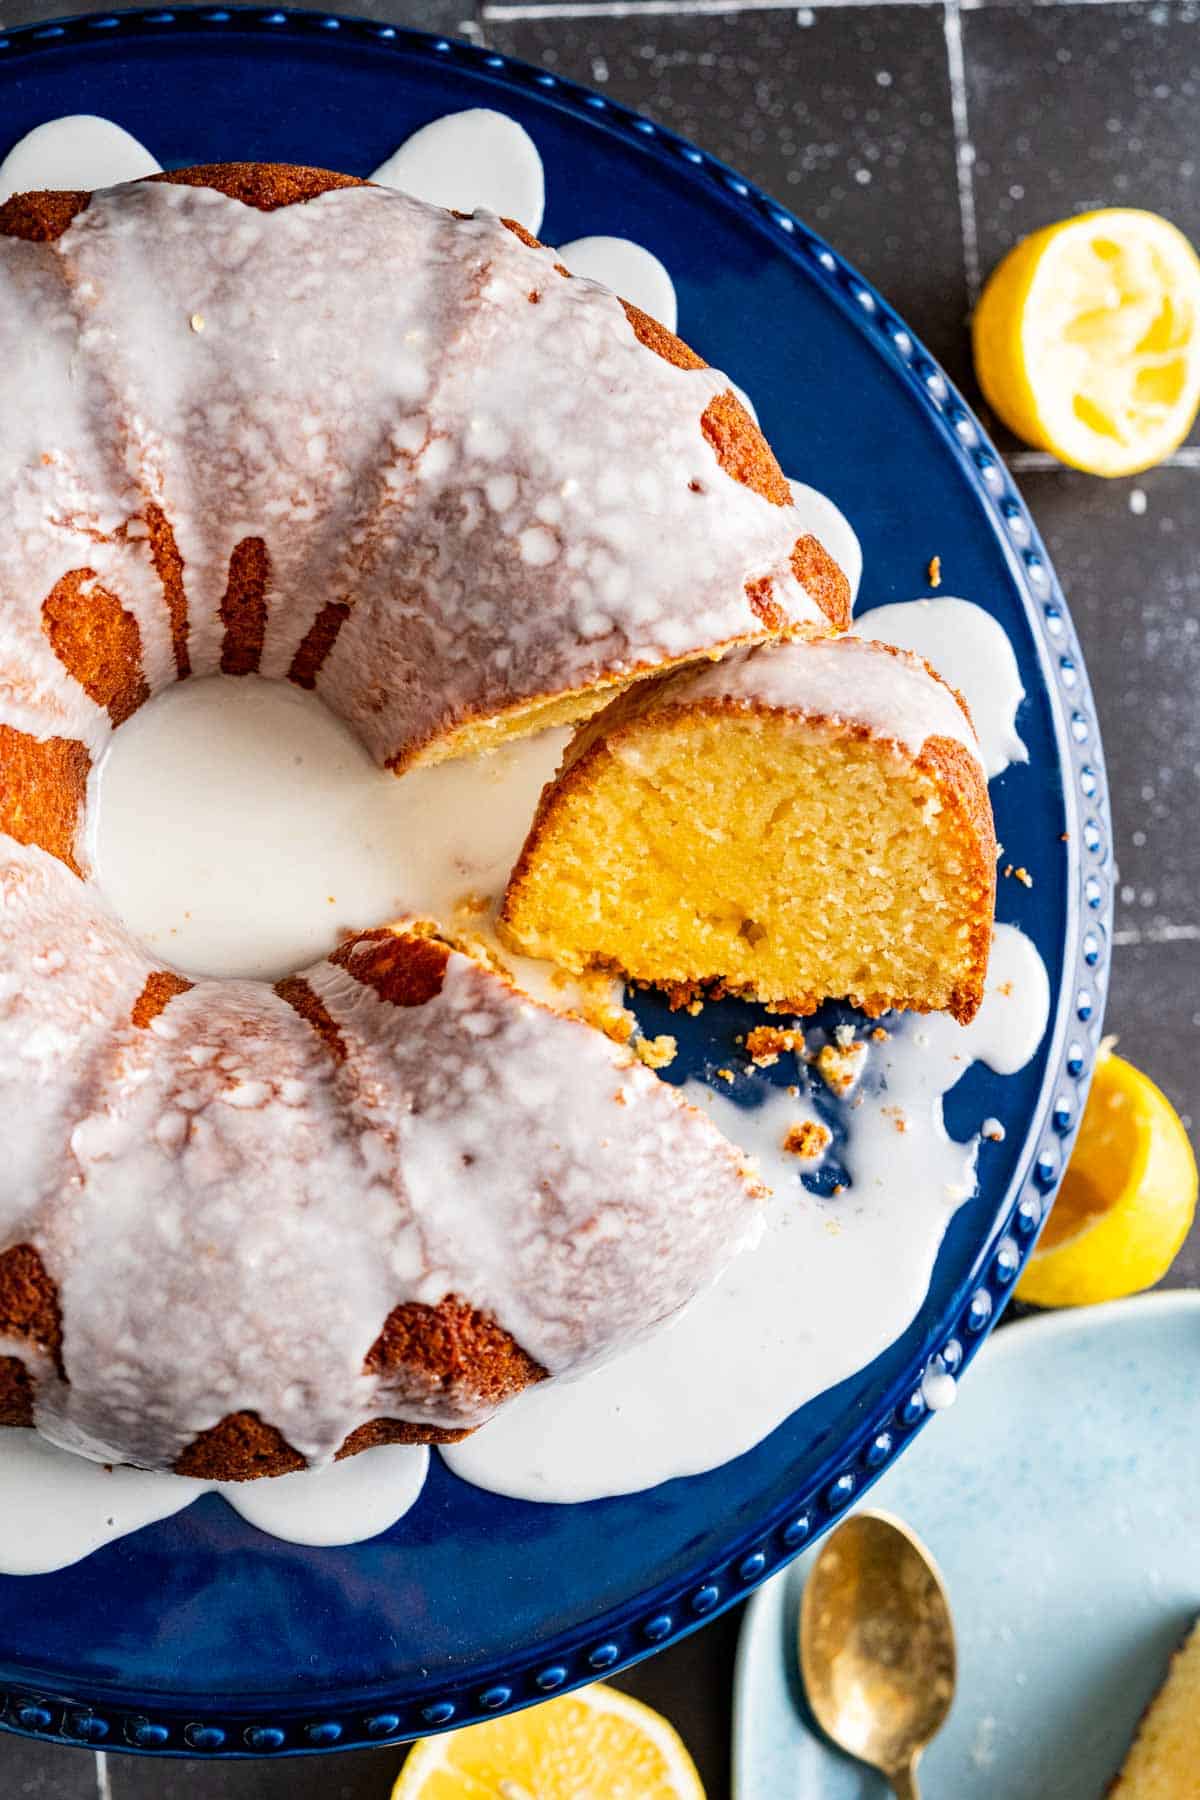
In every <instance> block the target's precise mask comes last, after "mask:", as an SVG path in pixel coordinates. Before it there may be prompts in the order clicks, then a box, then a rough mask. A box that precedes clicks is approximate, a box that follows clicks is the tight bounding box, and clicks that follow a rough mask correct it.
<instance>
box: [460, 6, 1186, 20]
mask: <svg viewBox="0 0 1200 1800" xmlns="http://www.w3.org/2000/svg"><path fill="white" fill-rule="evenodd" d="M944 3H945V0H804V4H803V5H798V4H797V0H493V3H489V0H482V5H481V7H480V13H479V18H480V21H481V23H484V24H486V23H487V22H489V21H494V22H495V23H496V24H516V23H518V22H519V21H521V20H530V21H534V20H538V19H632V18H637V17H638V15H639V14H640V15H641V16H642V17H643V18H663V17H672V16H674V17H679V18H686V17H688V16H696V15H698V14H699V15H708V14H720V13H740V12H829V11H831V10H836V9H838V8H848V7H857V6H916V7H930V8H932V7H934V6H937V5H942V4H944ZM1032 3H1033V7H1034V10H1035V11H1037V12H1041V11H1044V10H1048V9H1050V8H1052V7H1056V6H1057V7H1066V8H1068V9H1069V8H1071V7H1073V6H1124V5H1128V4H1131V3H1132V0H1032ZM1163 3H1164V4H1165V5H1166V7H1167V9H1168V10H1172V9H1174V8H1178V9H1180V10H1182V9H1183V8H1184V7H1185V6H1186V5H1188V4H1189V3H1190V0H1163ZM1003 4H1004V0H956V10H957V11H959V12H984V11H1000V10H1001V9H1002V7H1003Z"/></svg>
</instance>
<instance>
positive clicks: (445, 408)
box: [0, 165, 848, 1479]
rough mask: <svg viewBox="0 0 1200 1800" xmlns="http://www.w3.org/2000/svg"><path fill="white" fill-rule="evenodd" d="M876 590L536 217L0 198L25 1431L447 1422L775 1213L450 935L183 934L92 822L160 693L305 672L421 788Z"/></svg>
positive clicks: (9, 979)
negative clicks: (109, 778)
mask: <svg viewBox="0 0 1200 1800" xmlns="http://www.w3.org/2000/svg"><path fill="white" fill-rule="evenodd" d="M847 610H848V592H847V588H846V583H845V580H844V577H843V576H842V574H841V572H840V571H839V570H838V569H837V567H836V566H835V564H834V563H833V562H832V561H831V560H830V558H829V557H828V556H827V555H826V554H825V552H824V551H823V549H822V548H821V546H820V544H819V543H817V542H816V540H815V539H814V538H813V537H812V536H811V535H808V534H806V533H805V532H804V531H803V529H802V527H801V526H800V521H799V516H798V515H797V514H796V512H795V510H794V509H793V507H792V506H791V504H790V500H789V495H788V490H787V486H786V483H785V482H784V481H783V478H782V476H781V474H780V472H779V468H778V465H777V464H776V463H775V461H774V458H773V457H772V455H771V453H770V451H769V450H768V449H767V446H766V444H765V443H764V441H763V440H762V438H761V437H760V435H759V433H758V432H757V429H756V428H755V427H754V426H753V424H752V423H751V421H750V420H749V418H748V416H747V414H746V413H745V412H744V410H743V409H742V408H741V406H740V405H739V404H738V402H737V401H736V399H735V398H734V396H733V394H732V392H731V390H730V389H729V387H728V385H727V384H726V383H725V382H724V380H723V379H722V378H721V377H720V376H719V375H717V374H715V373H713V372H712V371H711V370H709V369H708V368H706V367H705V365H704V364H703V363H702V362H701V361H700V359H699V358H698V357H696V356H694V355H693V354H692V353H691V352H690V351H689V350H687V349H686V347H685V346H684V345H682V344H681V343H680V342H679V341H678V340H677V339H676V338H674V337H673V336H671V335H670V334H669V333H667V332H665V331H664V330H663V329H662V328H661V327H659V326H657V325H656V324H655V323H654V322H653V321H651V320H650V319H648V318H646V317H645V316H643V315H642V314H640V313H638V312H637V311H636V310H635V309H633V308H630V307H622V305H621V303H620V302H619V301H617V300H615V299H614V298H613V297H612V296H611V295H609V294H606V293H605V292H604V291H603V290H601V289H599V288H597V287H595V286H594V285H593V284H591V283H587V282H582V281H575V280H572V279H570V278H569V277H568V276H567V274H566V271H565V270H562V269H560V268H559V267H558V266H557V265H556V262H555V258H554V255H553V253H552V252H550V251H547V250H545V249H543V248H542V247H540V246H539V245H537V244H536V243H534V242H533V241H532V240H530V239H528V238H527V237H526V236H525V234H524V233H522V232H521V231H520V230H519V229H518V228H515V227H509V228H506V227H505V225H504V224H503V223H501V222H500V221H499V220H496V219H494V218H491V217H489V216H486V215H480V216H477V217H472V218H457V217H455V216H453V215H451V214H448V213H443V212H441V211H440V210H438V209H436V208H432V207H428V206H424V205H422V204H420V203H418V202H416V201H413V200H410V199H408V198H406V197H404V196H402V195H399V194H396V193H393V192H390V191H387V190H383V189H376V188H370V187H366V186H363V185H361V184H358V183H354V182H352V181H350V180H348V179H347V178H345V177H342V176H336V175H328V174H323V173H319V172H316V171H312V170H305V169H292V168H278V167H256V166H252V165H237V166H233V167H228V168H212V169H197V170H190V171H184V172H182V173H180V174H174V175H169V176H165V177H162V178H155V179H153V180H151V181H147V182H142V183H137V184H134V185H130V186H127V187H122V188H119V189H114V190H111V191H109V192H105V193H99V194H96V195H88V194H82V193H71V194H37V195H28V196H24V197H17V198H15V199H12V200H10V201H8V202H6V203H5V204H4V205H3V207H0V1107H2V1108H3V1112H4V1116H5V1118H6V1119H7V1120H8V1121H9V1136H8V1145H7V1154H6V1156H5V1159H4V1168H3V1171H2V1172H0V1422H3V1423H6V1424H10V1425H28V1424H31V1423H32V1424H34V1425H36V1426H37V1427H38V1428H39V1429H41V1430H42V1431H43V1432H45V1433H46V1434H47V1435H48V1436H50V1437H52V1438H53V1439H54V1440H55V1441H56V1442H58V1443H61V1444H65V1445H67V1446H68V1447H70V1448H73V1449H77V1450H80V1451H82V1452H84V1453H85V1454H88V1455H90V1456H93V1457H99V1458H102V1459H104V1460H109V1461H132V1462H136V1463H140V1464H143V1465H145V1466H148V1467H154V1468H173V1469H177V1470H181V1471H185V1472H187V1473H190V1474H203V1475H205V1476H209V1477H213V1478H231V1479H232V1478H245V1477H251V1476H256V1475H263V1474H275V1473H280V1472H283V1471H284V1470H288V1469H292V1468H296V1467H299V1466H302V1465H303V1464H305V1463H319V1462H322V1461H324V1460H327V1459H328V1458H330V1457H331V1456H333V1455H344V1454H346V1453H347V1452H349V1451H353V1450H357V1449H361V1448H363V1447H365V1446H366V1445H367V1444H370V1443H373V1442H379V1441H385V1440H391V1441H437V1440H440V1439H442V1438H445V1437H447V1436H454V1435H456V1434H459V1433H461V1432H463V1431H464V1430H467V1429H470V1428H471V1427H473V1426H475V1425H477V1424H478V1423H479V1422H480V1421H481V1420H482V1419H483V1418H485V1417H486V1416H487V1415H488V1413H489V1412H490V1411H491V1410H492V1409H493V1408H494V1407H495V1406H496V1404H497V1403H498V1402H499V1401H501V1400H502V1399H504V1397H505V1396H506V1395H508V1394H511V1393H514V1392H516V1391H517V1390H519V1389H520V1388H522V1387H524V1386H526V1385H527V1384H528V1383H530V1382H531V1381H535V1380H538V1379H541V1378H542V1377H544V1376H546V1375H554V1374H557V1373H560V1372H563V1371H566V1370H569V1369H574V1368H577V1367H580V1366H582V1365H584V1364H586V1363H588V1362H590V1361H592V1360H595V1359H596V1358H598V1357H600V1356H602V1355H603V1354H605V1353H606V1352H608V1351H611V1350H613V1349H615V1348H617V1347H619V1346H620V1345H622V1344H624V1343H626V1342H627V1341H628V1340H629V1338H630V1337H631V1336H634V1335H636V1334H637V1333H639V1332H641V1331H645V1330H647V1329H649V1328H650V1327H651V1326H652V1325H653V1324H655V1323H656V1322H657V1321H658V1320H661V1319H662V1318H664V1317H665V1316H667V1315H668V1314H669V1313H671V1312H672V1311H674V1310H675V1309H677V1308H678V1307H679V1306H681V1305H682V1304H684V1303H685V1302H686V1301H687V1300H688V1299H689V1298H690V1296H691V1295H693V1294H694V1293H695V1292H696V1291H697V1290H698V1289H699V1288H700V1287H702V1286H703V1285H704V1284H705V1283H706V1282H707V1281H709V1280H711V1279H712V1278H713V1277H714V1276H715V1275H716V1274H717V1273H718V1272H719V1270H720V1269H721V1267H722V1266H723V1265H724V1264H725V1262H726V1261H727V1260H728V1259H729V1257H730V1256H731V1255H733V1254H734V1253H735V1251H736V1250H737V1249H738V1247H739V1246H740V1245H741V1244H742V1243H743V1242H744V1241H745V1239H746V1238H747V1236H748V1235H749V1234H751V1233H752V1232H753V1231H754V1229H755V1227H756V1222H757V1219H758V1215H759V1204H758V1201H759V1195H758V1189H757V1187H756V1184H755V1183H754V1181H753V1180H752V1179H751V1178H750V1177H749V1176H748V1175H747V1174H746V1172H745V1170H744V1169H743V1167H742V1165H741V1162H740V1159H739V1157H738V1155H737V1153H736V1152H734V1151H733V1150H732V1149H731V1148H730V1147H729V1146H728V1145H726V1143H725V1142H724V1140H723V1139H722V1138H721V1137H720V1136H719V1134H718V1133H717V1132H716V1131H715V1129H714V1128H713V1127H712V1126H711V1125H710V1124H709V1123H708V1122H707V1120H705V1119H704V1118H703V1117H701V1116H700V1115H699V1114H697V1113H695V1112H694V1111H693V1110H692V1109H690V1108H688V1107H687V1106H685V1105H684V1104H683V1103H682V1102H681V1101H680V1100H679V1098H678V1096H677V1095H676V1094H675V1093H674V1092H673V1091H672V1090H670V1089H668V1088H667V1087H665V1086H663V1085H661V1084H660V1083H659V1082H658V1081H657V1080H656V1078H655V1077H654V1076H653V1075H652V1074H651V1073H650V1072H649V1071H648V1070H647V1069H644V1068H641V1067H640V1066H637V1065H636V1064H635V1063H634V1061H633V1059H632V1058H631V1057H629V1055H628V1053H627V1052H626V1051H623V1050H621V1049H618V1048H617V1047H616V1046H614V1045H613V1044H610V1043H609V1042H608V1040H607V1039H605V1038H604V1037H602V1036H601V1035H600V1034H598V1033H597V1032H595V1031H593V1030H591V1029H590V1028H589V1027H588V1026H586V1025H584V1024H583V1023H582V1022H581V1021H580V1020H578V1019H574V1018H570V1017H567V1016H563V1015H560V1014H556V1013H553V1012H550V1011H548V1010H546V1009H545V1008H543V1007H539V1006H537V1005H535V1004H534V1003H533V1002H531V1001H530V1000H529V999H527V998H526V997H525V996H524V995H522V994H520V993H518V992H517V990H516V989H515V988H514V987H513V986H512V985H511V984H510V983H509V982H508V981H507V980H506V979H505V977H504V976H503V974H502V973H501V972H500V971H498V970H497V969H496V968H494V967H492V966H490V965H489V964H488V963H487V962H486V961H483V960H480V959H479V958H477V957H474V956H472V955H470V954H468V953H466V952H465V951H464V950H462V949H461V948H455V947H454V946H453V945H451V944H449V943H447V942H446V941H443V940H442V939H441V938H440V937H439V936H438V935H437V933H436V931H435V930H434V929H433V928H431V927H425V926H421V927H417V926H414V925H411V924H410V925H407V926H398V927H396V928H394V929H389V930H382V931H365V932H362V933H360V934H359V935H358V936H356V937H354V938H353V939H352V940H351V941H350V942H349V943H347V944H344V945H343V946H342V947H341V948H340V949H338V950H337V951H335V952H334V953H333V954H332V955H331V956H330V957H329V959H328V960H326V961H323V962H321V963H319V964H317V965H316V967H315V968H312V969H309V970H306V971H305V972H304V973H303V974H299V975H295V976H292V977H289V978H287V979H285V980H283V981H281V982H279V983H278V984H277V985H276V986H274V987H271V986H268V985H265V984H262V983H255V982H245V981H222V982H218V981H213V980H190V979H188V978H186V977H185V976H183V975H182V974H180V973H179V972H177V971H174V970H172V969H170V968H166V967H164V966H162V965H161V964H160V963H157V962H154V961H151V960H150V959H148V958H147V956H146V954H145V953H144V952H143V951H142V949H141V948H140V947H139V946H138V945H137V943H136V942H135V941H134V940H133V939H132V937H131V936H130V935H129V934H128V932H126V931H125V929H124V928H123V927H122V925H121V924H120V923H119V921H118V920H117V919H116V917H115V916H114V915H113V913H112V912H111V910H110V908H109V907H108V905H107V903H106V901H105V899H104V896H103V894H102V893H101V892H100V891H99V890H98V888H97V886H96V884H95V882H94V880H93V879H92V859H91V852H90V848H89V842H90V838H89V834H90V830H91V826H92V823H93V817H92V815H93V812H94V800H95V790H96V777H97V772H98V769H99V765H100V762H101V759H102V757H103V754H104V752H105V749H106V746H107V745H108V743H109V741H110V739H111V736H112V734H113V732H114V731H116V730H119V729H120V727H121V725H122V724H123V723H124V722H125V721H126V720H127V719H129V718H130V717H131V716H132V715H133V713H134V712H136V710H137V709H138V708H139V707H140V706H141V705H143V704H144V703H145V702H146V701H147V700H148V699H149V698H150V697H151V696H152V695H154V694H156V693H158V692H159V691H161V690H162V689H164V688H165V687H167V686H168V685H169V684H170V683H172V682H174V681H177V680H182V679H184V678H185V677H187V676H189V675H193V676H199V675H207V674H214V673H217V672H224V673H225V674H228V675H235V676H236V675H243V674H245V673H248V672H251V671H254V672H258V673H260V674H263V675H266V676H270V677H276V678H279V679H286V680H290V681H292V682H295V683H297V684H299V685H300V686H302V687H306V688H313V689H315V690H316V692H317V693H318V695H319V696H320V697H321V698H322V699H323V700H324V701H326V702H327V703H328V704H329V706H330V707H331V708H332V709H333V710H334V711H335V712H337V713H339V714H340V715H341V716H342V717H343V718H344V719H346V720H347V721H348V722H349V723H350V725H351V726H352V727H353V728H354V730H355V731H356V732H357V733H358V734H359V736H360V737H361V739H362V741H363V743H364V744H365V745H366V746H367V748H368V749H369V750H370V751H371V753H372V754H373V755H374V756H375V758H376V759H377V760H378V762H379V763H380V764H382V765H386V766H390V767H391V768H393V769H395V770H397V771H399V770H402V769H404V768H406V767H408V766H410V765H412V764H414V763H416V762H419V761H422V760H424V761H430V760H435V759H438V758H441V757H445V756H449V755H455V754H460V753H463V752H467V751H471V750H476V749H479V748H480V747H488V746H491V745H492V744H495V743H497V742H499V741H500V740H501V739H502V738H504V737H505V736H507V735H511V734H513V733H519V732H528V731H532V730H534V729H537V728H539V727H541V726H544V725H547V724H549V723H555V722H561V721H562V720H564V719H569V718H576V717H581V716H583V715H585V714H586V713H588V712H589V711H593V710H595V709H596V707H597V706H599V705H600V704H602V703H603V702H604V701H605V700H607V699H608V698H611V696H612V694H613V693H614V692H617V691H619V690H621V689H623V688H625V687H627V686H628V685H629V684H630V683H631V682H633V681H635V680H640V679H642V678H644V677H647V676H649V675H651V674H653V673H655V672H658V671H661V670H663V669H664V668H669V667H671V666H673V665H676V664H681V663H685V662H687V661H689V660H692V659H695V658H711V657H714V656H717V655H719V654H721V653H723V652H724V651H726V650H728V649H729V648H730V647H732V646H736V645H741V644H748V643H756V642H762V641H766V640H769V639H772V638H774V637H776V636H778V635H780V634H781V633H789V632H804V631H816V630H823V629H825V628H826V627H827V625H829V624H833V625H835V626H837V625H842V624H844V623H845V622H846V614H847ZM363 923H364V924H368V923H369V921H363Z"/></svg>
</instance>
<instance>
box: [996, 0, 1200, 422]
mask: <svg viewBox="0 0 1200 1800" xmlns="http://www.w3.org/2000/svg"><path fill="white" fill-rule="evenodd" d="M962 30H963V49H964V62H965V69H966V88H967V95H966V98H967V117H968V126H969V132H970V138H971V142H972V145H973V147H974V152H975V161H974V185H975V203H976V213H977V217H978V226H979V255H980V263H981V266H982V271H983V274H984V275H985V276H986V275H987V273H988V271H989V270H990V269H992V268H993V267H994V266H995V265H996V263H998V262H999V261H1000V258H1001V257H1002V256H1003V255H1004V253H1005V251H1006V250H1008V249H1010V248H1011V246H1012V244H1013V243H1014V242H1015V241H1016V239H1017V238H1018V237H1022V236H1024V235H1025V233H1026V232H1029V231H1035V230H1037V229H1038V228H1039V227H1040V226H1042V225H1048V224H1050V223H1052V222H1053V221H1054V220H1055V219H1060V218H1063V217H1064V216H1066V215H1067V214H1070V213H1076V212H1086V211H1088V210H1090V209H1091V208H1093V207H1100V206H1141V207H1148V208H1150V210H1151V211H1153V212H1159V213H1163V214H1164V215H1165V216H1166V217H1167V218H1169V219H1171V220H1173V221H1174V223H1175V224H1176V225H1178V226H1179V227H1180V228H1181V229H1182V230H1183V231H1185V232H1187V234H1188V235H1189V237H1191V239H1192V240H1193V242H1200V179H1197V177H1198V174H1200V140H1198V139H1197V134H1196V117H1197V108H1198V106H1200V8H1197V7H1196V6H1195V5H1194V4H1189V3H1187V0H1185V3H1184V4H1181V5H1164V4H1161V3H1158V4H1150V5H1125V4H1119V3H1118V4H1108V5H1104V4H1101V5H1095V4H1089V3H1087V0H1085V3H1084V4H1082V5H1049V6H1048V5H1044V4H1042V5H1038V4H1034V5H1029V4H1024V3H1022V4H1016V5H996V6H985V7H983V8H981V9H980V10H978V11H970V12H965V13H964V14H963V16H962ZM1192 441H1193V442H1196V441H1200V435H1198V434H1197V433H1196V432H1193V438H1192Z"/></svg>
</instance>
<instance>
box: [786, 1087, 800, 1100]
mask: <svg viewBox="0 0 1200 1800" xmlns="http://www.w3.org/2000/svg"><path fill="white" fill-rule="evenodd" d="M787 1091H788V1097H789V1098H790V1099H792V1100H798V1099H799V1098H800V1089H799V1088H798V1087H794V1086H793V1087H790V1088H789V1089H788V1090H787Z"/></svg>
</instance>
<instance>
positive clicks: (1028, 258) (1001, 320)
mask: <svg viewBox="0 0 1200 1800" xmlns="http://www.w3.org/2000/svg"><path fill="white" fill-rule="evenodd" d="M972 340H973V345H974V353H975V372H976V374H977V375H978V377H979V385H980V387H981V388H982V389H983V392H984V396H985V398H986V399H987V401H988V402H989V404H990V405H991V406H992V407H993V408H994V409H995V411H996V412H997V413H998V414H999V415H1000V417H1001V418H1002V419H1003V420H1004V422H1005V424H1006V425H1008V426H1009V428H1010V429H1011V430H1012V431H1014V432H1016V434H1017V436H1018V437H1020V438H1023V439H1024V441H1025V442H1026V443H1027V444H1032V445H1034V446H1035V447H1036V448H1038V449H1042V450H1049V451H1050V452H1051V453H1052V455H1054V456H1056V457H1058V459H1059V460H1060V461H1061V462H1064V463H1070V464H1071V465H1072V466H1073V467H1075V468H1077V469H1086V470H1087V471H1088V472H1089V473H1090V474H1093V475H1133V474H1136V473H1137V471H1138V470H1139V469H1148V468H1150V467H1152V465H1153V464H1154V463H1157V462H1161V461H1162V459H1163V457H1164V456H1167V455H1168V454H1169V453H1170V452H1171V451H1172V450H1175V449H1177V448H1178V446H1179V445H1180V444H1181V443H1182V442H1183V440H1184V438H1185V437H1186V436H1187V434H1188V432H1189V431H1190V430H1191V427H1192V421H1193V419H1194V418H1195V416H1196V411H1197V408H1198V407H1200V260H1198V259H1197V257H1196V253H1195V251H1194V250H1193V249H1192V246H1191V244H1190V243H1189V242H1188V240H1187V238H1185V237H1184V235H1183V233H1182V232H1181V231H1178V230H1176V228H1175V226H1174V225H1171V224H1170V223H1168V221H1167V220H1166V219H1162V218H1159V216H1158V214H1157V213H1151V212H1139V211H1136V210H1135V209H1132V208H1125V207H1111V208H1108V209H1106V210H1104V211H1101V212H1090V213H1083V214H1081V215H1080V216H1079V217H1078V218H1074V219H1064V220H1062V221H1061V223H1059V224H1057V225H1047V226H1046V227H1045V229H1044V230H1042V231H1035V232H1034V233H1033V235H1032V236H1031V237H1027V238H1024V239H1023V240H1022V241H1021V243H1019V244H1018V245H1017V246H1016V248H1015V249H1013V250H1010V251H1009V253H1008V255H1007V256H1006V257H1005V258H1004V261H1003V262H1002V263H1001V264H1000V266H999V267H998V268H997V269H996V271H995V273H994V274H993V275H992V277H991V279H990V280H989V281H988V284H987V286H986V287H985V288H984V290H983V295H982V297H981V299H980V301H979V305H978V306H977V307H976V309H975V317H974V319H973V321H972Z"/></svg>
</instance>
